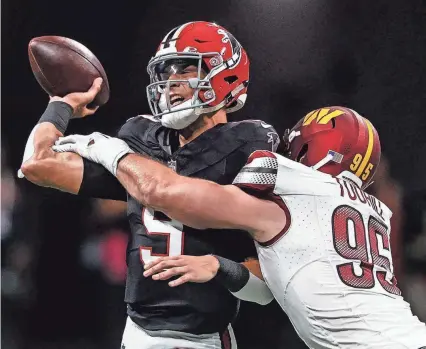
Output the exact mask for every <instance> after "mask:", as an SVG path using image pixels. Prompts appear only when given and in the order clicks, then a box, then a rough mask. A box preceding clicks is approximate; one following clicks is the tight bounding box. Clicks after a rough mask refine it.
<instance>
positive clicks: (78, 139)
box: [52, 132, 134, 176]
mask: <svg viewBox="0 0 426 349" xmlns="http://www.w3.org/2000/svg"><path fill="white" fill-rule="evenodd" d="M52 149H53V150H54V151H56V152H60V153H63V152H73V153H77V154H79V155H80V156H82V157H83V158H85V159H87V160H90V161H93V162H96V163H98V164H100V165H102V166H103V167H105V168H106V169H107V170H108V171H110V172H111V173H112V174H113V175H114V176H116V175H117V166H118V161H119V160H120V159H121V158H122V157H123V156H124V155H126V154H130V153H134V151H133V150H131V149H130V148H129V146H128V145H127V143H126V142H124V141H123V140H121V139H119V138H114V137H109V136H106V135H104V134H102V133H99V132H94V133H92V134H90V135H87V136H83V135H70V136H66V137H60V138H59V139H58V140H57V141H56V142H55V145H54V146H53V147H52Z"/></svg>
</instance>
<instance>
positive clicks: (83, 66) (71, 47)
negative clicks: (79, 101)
mask: <svg viewBox="0 0 426 349" xmlns="http://www.w3.org/2000/svg"><path fill="white" fill-rule="evenodd" d="M28 56H29V60H30V65H31V69H32V71H33V73H34V76H35V78H36V79H37V81H38V83H39V84H40V86H41V87H42V88H43V89H44V90H45V91H46V92H47V93H48V94H49V96H59V97H63V96H65V95H67V94H69V93H71V92H85V91H87V90H88V89H89V88H90V86H91V85H92V83H93V80H94V79H96V78H97V77H101V78H102V79H103V83H102V88H101V91H100V92H99V93H98V95H97V96H96V98H95V100H94V101H93V102H92V103H91V104H90V106H91V107H93V106H101V105H103V104H105V103H106V102H107V101H108V99H109V96H110V89H109V83H108V79H107V76H106V73H105V70H104V68H103V67H102V64H101V63H100V61H99V60H98V59H97V58H96V56H95V55H94V54H93V53H92V52H91V51H90V50H89V49H88V48H87V47H85V46H84V45H82V44H80V43H79V42H77V41H75V40H72V39H69V38H65V37H62V36H40V37H36V38H33V39H32V40H31V41H30V43H29V44H28Z"/></svg>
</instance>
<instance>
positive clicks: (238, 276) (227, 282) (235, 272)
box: [214, 255, 250, 292]
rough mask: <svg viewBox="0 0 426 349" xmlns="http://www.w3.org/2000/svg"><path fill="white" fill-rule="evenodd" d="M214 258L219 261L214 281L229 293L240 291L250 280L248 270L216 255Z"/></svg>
mask: <svg viewBox="0 0 426 349" xmlns="http://www.w3.org/2000/svg"><path fill="white" fill-rule="evenodd" d="M214 257H215V258H216V259H217V260H218V261H219V270H218V271H217V274H216V276H215V277H214V279H215V280H217V281H218V282H220V283H221V284H222V285H223V286H225V287H226V288H227V289H228V290H229V291H231V292H237V291H239V290H241V289H242V288H243V287H244V286H245V285H246V284H247V282H248V280H249V278H250V272H249V270H248V269H247V268H246V267H245V266H244V265H242V264H240V263H237V262H234V261H231V260H229V259H226V258H223V257H220V256H216V255H214Z"/></svg>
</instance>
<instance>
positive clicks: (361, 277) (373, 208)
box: [234, 151, 426, 348]
mask: <svg viewBox="0 0 426 349" xmlns="http://www.w3.org/2000/svg"><path fill="white" fill-rule="evenodd" d="M234 184H235V185H238V186H239V187H241V188H243V189H245V190H248V191H250V192H251V193H256V194H257V195H259V194H260V195H262V197H265V196H266V195H274V196H275V199H277V198H278V200H279V201H280V203H281V204H280V206H281V207H282V208H283V210H284V212H285V215H286V218H287V224H286V227H285V228H284V229H283V231H282V232H281V233H280V234H278V235H277V236H276V237H275V238H274V239H272V240H271V241H269V242H267V243H262V244H261V243H257V244H256V247H257V251H258V256H259V261H260V264H261V268H262V273H263V276H264V277H265V281H266V283H267V284H268V286H269V288H270V289H271V291H272V293H273V294H274V296H275V298H276V300H277V301H278V303H279V304H280V306H281V307H282V308H283V309H284V310H285V311H286V313H287V315H288V316H289V318H290V319H291V321H292V323H293V325H294V326H295V328H296V330H297V332H298V333H299V335H300V336H301V338H302V339H303V340H304V341H305V342H306V344H307V345H308V346H309V347H312V348H353V347H354V346H356V347H357V348H420V347H422V346H424V344H425V343H426V328H425V326H424V324H422V323H421V322H420V321H419V320H418V319H417V317H415V316H413V314H412V313H411V310H410V307H409V305H408V303H406V302H405V301H404V300H403V298H402V297H401V295H400V290H399V289H398V287H397V283H396V279H395V277H394V275H393V265H392V255H391V248H390V218H391V215H392V213H391V211H390V210H389V208H388V207H387V206H386V205H385V204H383V203H382V202H380V200H378V199H377V198H374V197H372V196H370V195H368V194H366V193H364V192H363V191H362V190H361V189H360V188H359V187H356V185H355V184H353V183H351V182H348V181H346V180H344V179H341V178H334V177H332V176H330V175H328V174H325V173H322V172H320V171H316V170H313V169H311V168H309V167H307V166H305V165H303V164H300V163H297V162H294V161H292V160H289V159H287V158H285V157H282V156H280V155H278V154H274V153H271V152H267V151H256V152H254V153H253V154H252V155H251V156H250V158H249V161H248V163H247V165H246V166H245V167H244V168H243V169H242V170H241V171H240V173H239V174H238V176H237V177H236V178H235V180H234Z"/></svg>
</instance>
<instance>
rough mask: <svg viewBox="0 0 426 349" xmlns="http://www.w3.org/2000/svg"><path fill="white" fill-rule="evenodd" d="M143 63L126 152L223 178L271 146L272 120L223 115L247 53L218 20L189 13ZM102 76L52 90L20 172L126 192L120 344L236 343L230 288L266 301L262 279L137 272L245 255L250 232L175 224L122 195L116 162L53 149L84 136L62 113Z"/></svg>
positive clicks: (100, 191)
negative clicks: (79, 86) (139, 106)
mask: <svg viewBox="0 0 426 349" xmlns="http://www.w3.org/2000/svg"><path fill="white" fill-rule="evenodd" d="M148 72H149V74H150V78H151V84H150V85H149V86H148V87H147V96H148V101H149V103H150V107H151V110H152V114H153V115H150V116H136V117H134V118H131V119H129V120H128V121H127V122H126V123H125V124H124V125H123V126H122V128H121V129H120V131H119V133H118V138H120V139H121V140H124V141H125V143H126V144H127V145H128V146H129V147H130V149H131V150H132V151H133V152H135V153H139V154H142V155H145V156H148V157H150V158H152V159H155V160H157V161H159V162H161V163H163V164H167V165H168V166H169V167H171V168H172V169H174V170H175V171H176V172H177V173H179V174H181V175H184V176H188V177H195V178H202V179H208V180H210V181H213V182H216V183H219V184H230V183H232V180H233V179H234V178H235V176H236V175H237V173H238V171H239V169H240V168H241V167H242V166H243V165H244V164H245V162H246V160H247V158H248V156H249V155H250V154H251V153H252V152H253V151H255V150H270V151H275V150H276V147H277V146H278V143H279V138H278V135H277V133H276V132H275V130H274V129H273V128H272V126H270V125H268V124H266V123H264V122H262V121H256V120H251V121H242V122H229V123H228V122H227V114H228V113H230V112H233V111H236V110H238V109H240V108H241V107H242V106H243V105H244V103H245V100H246V97H247V94H246V93H247V85H248V79H249V60H248V57H247V54H246V52H245V51H244V49H243V48H242V47H241V45H240V44H239V42H238V41H237V40H236V39H235V38H234V37H233V36H232V35H231V34H230V33H229V32H228V31H227V30H226V29H224V28H223V27H220V26H218V25H216V24H214V23H208V22H190V23H186V24H184V25H181V26H179V27H177V28H175V29H173V30H172V31H170V32H169V33H168V34H167V35H166V36H165V38H164V39H163V41H162V42H161V44H160V46H159V48H158V51H157V53H156V55H155V56H154V57H153V58H152V59H151V61H150V63H149V65H148ZM101 83H102V81H101V80H100V79H97V80H95V82H94V84H93V86H92V88H91V89H90V90H89V91H88V92H85V93H72V94H69V95H67V96H65V97H63V98H59V97H52V98H51V101H50V103H49V105H48V107H47V109H46V111H45V113H44V114H43V116H42V117H41V119H40V122H39V123H38V125H37V126H36V127H35V128H34V130H33V132H32V133H31V135H30V138H29V140H28V142H27V147H26V150H25V154H24V161H23V164H22V166H21V170H20V176H21V177H23V176H25V177H26V178H27V179H28V180H30V181H32V182H33V183H35V184H38V185H41V186H48V187H53V188H57V189H60V190H62V191H66V192H70V193H74V194H79V195H83V196H87V197H96V198H107V199H115V200H123V201H126V200H127V203H128V218H129V222H130V228H131V236H130V238H129V243H128V248H127V265H128V272H127V281H126V294H125V302H126V303H127V304H128V315H129V318H128V321H127V324H126V329H125V332H124V335H123V344H122V346H123V347H124V348H126V349H133V348H135V349H136V348H137V349H148V348H151V347H161V348H176V347H185V348H221V347H227V348H231V347H235V345H236V344H235V339H234V338H233V335H232V329H231V328H230V323H231V322H232V320H233V319H234V317H235V315H236V313H237V310H238V304H239V300H238V298H236V297H239V298H241V299H244V300H250V301H255V302H258V303H261V304H265V303H268V302H269V301H271V300H272V295H271V294H270V292H269V290H268V289H267V287H266V285H265V284H264V283H263V282H262V281H260V280H259V279H258V278H257V277H255V276H253V275H252V274H251V275H250V278H249V279H250V280H252V278H255V279H257V281H256V280H255V281H256V282H257V283H256V282H255V284H256V285H255V287H260V289H261V291H259V292H257V291H256V292H251V295H253V294H254V296H253V297H252V296H249V295H248V294H250V292H248V293H247V292H246V293H244V292H243V291H244V288H250V287H251V286H250V285H252V284H250V283H249V282H248V283H247V284H246V285H237V286H236V287H234V291H235V292H233V293H231V292H229V290H228V289H227V288H225V287H223V285H222V284H221V283H220V282H218V281H217V280H212V281H211V282H208V283H202V284H201V283H200V284H193V283H188V284H185V285H183V286H181V287H179V288H170V287H169V286H168V284H167V282H155V281H153V280H152V279H151V278H147V277H145V276H144V275H143V272H144V264H145V263H148V262H151V261H153V260H155V259H156V258H158V257H159V256H173V255H180V254H186V255H195V256H199V255H206V254H214V255H218V256H222V257H225V258H229V259H230V260H233V261H237V262H243V261H244V260H245V259H246V258H247V257H250V256H255V253H256V252H255V249H254V245H253V243H252V241H251V240H250V238H249V236H248V235H246V233H245V232H233V233H232V234H229V232H227V231H226V230H221V229H215V230H214V231H212V230H211V229H210V230H208V231H207V230H206V231H202V230H199V229H194V228H189V227H187V226H183V225H182V224H181V223H180V222H178V221H175V220H171V219H170V218H169V217H167V216H165V215H164V214H163V213H162V212H159V211H155V210H153V209H152V208H150V207H143V206H142V205H141V204H140V202H138V201H137V200H136V199H135V198H134V197H132V196H130V195H129V194H128V193H127V192H126V190H125V189H124V187H123V186H122V185H121V184H120V182H119V181H118V180H117V178H116V177H115V175H116V173H115V171H116V168H117V164H115V165H114V166H113V167H112V168H107V169H105V167H104V166H102V164H96V163H94V162H91V161H88V160H86V159H83V158H82V157H80V156H79V155H77V154H74V153H67V152H64V153H58V152H54V151H53V150H52V146H53V145H54V144H55V143H56V144H64V143H67V142H78V141H79V140H85V139H86V138H85V136H79V135H73V136H68V137H65V138H64V137H63V135H64V133H65V130H66V127H67V125H68V121H69V119H70V118H72V117H81V116H86V115H90V114H93V113H94V110H91V109H88V108H87V107H86V106H87V104H88V103H90V101H92V100H93V98H94V97H95V96H96V94H97V92H98V91H99V90H100V86H101ZM97 136H98V137H107V136H105V135H102V134H97ZM212 209H214V208H213V207H212ZM251 264H253V263H251ZM253 273H254V272H253ZM259 282H260V283H261V284H262V285H263V286H262V285H260V284H259ZM259 285H260V286H259ZM262 287H263V288H262ZM226 342H228V343H226Z"/></svg>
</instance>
